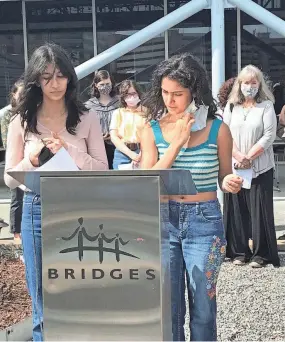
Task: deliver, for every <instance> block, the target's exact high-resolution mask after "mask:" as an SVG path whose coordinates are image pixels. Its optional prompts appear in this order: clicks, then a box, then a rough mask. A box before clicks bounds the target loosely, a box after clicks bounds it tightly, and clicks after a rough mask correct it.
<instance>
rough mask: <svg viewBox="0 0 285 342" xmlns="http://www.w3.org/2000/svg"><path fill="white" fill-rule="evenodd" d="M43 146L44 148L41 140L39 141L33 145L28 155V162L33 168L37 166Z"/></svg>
mask: <svg viewBox="0 0 285 342" xmlns="http://www.w3.org/2000/svg"><path fill="white" fill-rule="evenodd" d="M44 146H45V145H44V143H43V142H42V141H41V140H39V141H37V143H36V144H35V147H34V148H33V150H32V151H31V152H30V155H29V158H30V162H31V163H32V165H33V166H35V167H38V166H39V155H40V153H41V150H42V149H43V147H44Z"/></svg>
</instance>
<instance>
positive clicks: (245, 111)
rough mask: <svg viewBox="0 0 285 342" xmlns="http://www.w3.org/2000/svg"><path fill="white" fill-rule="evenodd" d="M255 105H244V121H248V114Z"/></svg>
mask: <svg viewBox="0 0 285 342" xmlns="http://www.w3.org/2000/svg"><path fill="white" fill-rule="evenodd" d="M252 108H253V106H251V107H242V110H243V121H246V119H247V116H248V114H249V113H250V111H251V110H252Z"/></svg>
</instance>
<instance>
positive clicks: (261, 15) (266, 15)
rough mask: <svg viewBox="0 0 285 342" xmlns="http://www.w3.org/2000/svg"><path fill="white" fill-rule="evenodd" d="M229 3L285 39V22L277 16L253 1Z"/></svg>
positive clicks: (238, 0)
mask: <svg viewBox="0 0 285 342" xmlns="http://www.w3.org/2000/svg"><path fill="white" fill-rule="evenodd" d="M283 1H284V0H283ZM228 2H229V3H231V4H233V5H236V6H237V7H238V8H240V9H241V10H242V11H243V12H245V13H246V14H248V15H249V16H251V17H253V18H255V19H256V20H258V21H260V22H261V23H262V24H264V25H265V26H266V27H269V28H271V29H272V30H274V31H275V32H277V33H279V34H280V35H281V36H283V37H285V21H284V20H282V19H280V18H279V17H277V15H275V14H273V13H271V12H269V11H268V10H266V9H265V8H263V7H261V6H260V5H258V4H256V3H255V2H253V1H252V0H228Z"/></svg>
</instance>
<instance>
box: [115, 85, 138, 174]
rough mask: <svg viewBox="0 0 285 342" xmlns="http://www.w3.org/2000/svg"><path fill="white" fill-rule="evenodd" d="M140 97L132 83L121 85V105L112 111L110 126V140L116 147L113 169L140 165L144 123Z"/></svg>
mask: <svg viewBox="0 0 285 342" xmlns="http://www.w3.org/2000/svg"><path fill="white" fill-rule="evenodd" d="M141 96H142V92H141V90H140V88H139V86H138V85H137V84H136V83H135V82H134V81H131V80H125V81H123V82H122V83H121V85H120V87H119V98H120V104H121V105H120V108H119V109H117V110H115V111H114V113H113V116H112V121H111V124H110V133H111V140H112V142H113V144H114V145H115V146H116V150H115V154H114V162H113V166H114V169H119V166H120V165H123V164H130V163H133V165H135V166H138V165H139V163H140V159H141V154H140V131H141V128H142V127H143V125H144V123H145V120H144V118H143V114H144V108H143V107H142V105H141Z"/></svg>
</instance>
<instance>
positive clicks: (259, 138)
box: [224, 65, 280, 268]
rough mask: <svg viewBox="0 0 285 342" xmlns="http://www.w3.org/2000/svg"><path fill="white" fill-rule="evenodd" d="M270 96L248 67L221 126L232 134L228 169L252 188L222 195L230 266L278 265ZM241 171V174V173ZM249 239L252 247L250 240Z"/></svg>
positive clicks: (259, 77)
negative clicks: (244, 174) (243, 177)
mask: <svg viewBox="0 0 285 342" xmlns="http://www.w3.org/2000/svg"><path fill="white" fill-rule="evenodd" d="M273 103H274V96H273V94H272V93H271V91H270V90H269V88H268V86H267V85H266V83H265V81H264V77H263V74H262V72H261V71H260V70H259V69H258V68H256V67H255V66H253V65H248V66H246V67H244V68H243V70H242V71H241V72H240V74H239V75H238V77H237V79H236V81H235V84H234V86H233V89H232V92H231V94H230V96H229V101H228V104H227V106H226V108H225V110H224V122H225V123H226V124H228V125H229V127H230V130H231V133H232V136H233V141H234V144H233V167H234V169H235V170H236V172H237V173H241V172H242V171H240V170H246V169H247V170H248V172H247V174H248V175H249V179H250V178H251V176H252V180H251V184H250V181H249V182H248V183H249V184H247V185H246V184H245V183H244V188H242V190H241V191H240V192H239V193H238V194H225V201H224V223H225V229H226V237H227V243H228V245H227V257H229V258H231V259H232V261H233V263H234V264H235V265H244V264H245V263H246V262H250V265H251V266H252V267H255V268H258V267H263V266H265V265H266V264H273V265H274V266H279V264H280V261H279V257H278V252H277V242H276V235H275V226H274V213H273V172H274V165H275V164H274V154H273V147H272V145H273V142H274V139H275V136H276V114H275V111H274V107H273ZM243 172H244V171H243ZM250 238H252V240H253V249H252V250H251V249H250V247H249V239H250Z"/></svg>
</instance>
